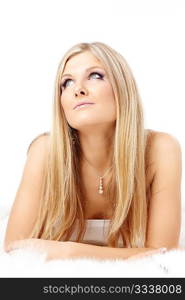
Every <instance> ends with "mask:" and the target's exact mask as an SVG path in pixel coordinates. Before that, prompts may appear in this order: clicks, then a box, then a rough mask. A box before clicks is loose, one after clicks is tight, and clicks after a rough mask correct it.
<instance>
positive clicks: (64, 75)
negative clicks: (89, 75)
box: [61, 66, 104, 79]
mask: <svg viewBox="0 0 185 300" xmlns="http://www.w3.org/2000/svg"><path fill="white" fill-rule="evenodd" d="M94 68H99V69H103V68H102V67H100V66H93V67H90V68H87V69H86V70H85V72H87V71H89V70H91V69H94ZM103 70H104V69H103ZM66 76H72V75H71V74H63V75H62V77H61V79H62V78H63V77H66Z"/></svg>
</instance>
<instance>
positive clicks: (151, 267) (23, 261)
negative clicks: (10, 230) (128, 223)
mask: <svg viewBox="0 0 185 300" xmlns="http://www.w3.org/2000/svg"><path fill="white" fill-rule="evenodd" d="M184 211H185V210H184V209H183V216H184ZM8 213H9V209H7V208H0V277H64V278H67V277H70V278H71V277H75V278H79V277H86V278H87V277H89V278H90V277H104V278H107V277H122V278H123V277H126V278H127V277H185V222H184V217H183V220H182V221H183V222H182V230H181V237H180V247H182V248H183V249H178V250H171V251H167V252H166V253H163V254H160V253H159V254H153V255H151V256H146V257H143V258H139V259H136V260H130V261H126V260H118V259H117V260H116V259H115V260H104V261H99V260H95V259H90V258H89V259H86V258H84V259H70V260H69V259H66V260H62V259H61V260H52V261H48V262H46V261H45V255H44V254H42V255H41V254H39V253H37V252H34V251H33V250H31V249H30V250H28V249H27V250H21V249H19V250H15V251H13V252H11V254H8V253H6V252H4V250H3V240H4V234H5V229H6V225H7V221H8Z"/></svg>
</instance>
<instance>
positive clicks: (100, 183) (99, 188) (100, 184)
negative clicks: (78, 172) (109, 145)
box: [84, 156, 113, 194]
mask: <svg viewBox="0 0 185 300" xmlns="http://www.w3.org/2000/svg"><path fill="white" fill-rule="evenodd" d="M84 158H85V156H84ZM85 160H86V161H87V162H88V160H87V159H86V158H85ZM88 164H89V165H90V166H91V167H93V166H92V165H91V164H90V163H89V162H88ZM112 167H113V165H112V166H111V167H110V168H109V169H107V171H106V172H105V174H104V175H103V176H99V187H98V193H99V194H103V191H104V190H103V178H104V177H105V175H106V174H107V173H108V171H109V170H110V169H111V168H112ZM93 168H94V167H93ZM94 169H95V168H94Z"/></svg>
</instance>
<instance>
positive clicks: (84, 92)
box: [75, 88, 87, 97]
mask: <svg viewBox="0 0 185 300" xmlns="http://www.w3.org/2000/svg"><path fill="white" fill-rule="evenodd" d="M79 95H87V90H86V89H84V88H79V89H77V90H75V97H77V96H79Z"/></svg>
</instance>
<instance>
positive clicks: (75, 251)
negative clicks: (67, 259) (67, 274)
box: [71, 242, 156, 260]
mask: <svg viewBox="0 0 185 300" xmlns="http://www.w3.org/2000/svg"><path fill="white" fill-rule="evenodd" d="M71 243H72V244H71V245H72V247H71V249H72V251H71V257H72V258H79V257H86V258H95V259H100V260H102V259H128V258H130V257H132V256H134V255H137V254H142V253H147V252H148V253H149V252H151V251H153V250H155V251H156V248H113V247H104V246H96V245H91V244H84V243H75V242H71Z"/></svg>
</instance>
